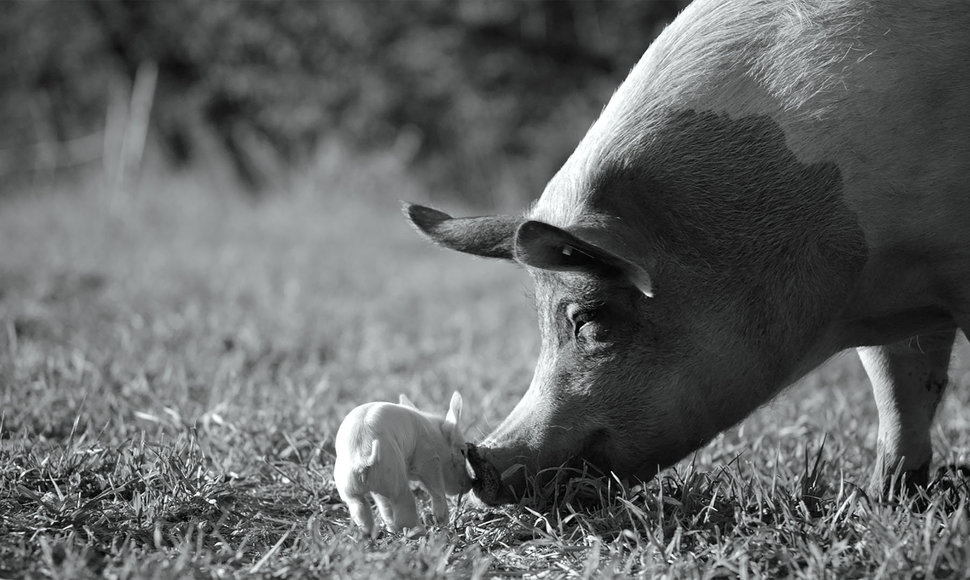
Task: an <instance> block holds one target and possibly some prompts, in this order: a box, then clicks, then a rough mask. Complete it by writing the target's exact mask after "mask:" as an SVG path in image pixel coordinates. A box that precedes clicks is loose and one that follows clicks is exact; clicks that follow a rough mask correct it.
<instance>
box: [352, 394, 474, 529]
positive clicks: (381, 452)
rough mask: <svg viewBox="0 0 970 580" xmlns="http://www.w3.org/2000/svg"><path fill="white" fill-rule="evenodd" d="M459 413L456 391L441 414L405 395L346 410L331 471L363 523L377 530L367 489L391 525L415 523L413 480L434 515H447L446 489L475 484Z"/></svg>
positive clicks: (440, 518)
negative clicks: (425, 494) (396, 401)
mask: <svg viewBox="0 0 970 580" xmlns="http://www.w3.org/2000/svg"><path fill="white" fill-rule="evenodd" d="M460 416H461V395H459V394H458V393H455V394H454V395H452V397H451V405H450V407H449V409H448V414H447V415H446V416H445V417H443V418H442V417H439V416H435V415H432V414H430V413H425V412H422V411H419V410H418V409H417V408H416V407H415V406H414V405H413V404H412V403H411V402H410V401H409V400H408V399H407V397H405V396H403V395H402V396H401V404H394V403H383V402H377V403H367V404H365V405H361V406H359V407H357V408H355V409H354V410H352V411H351V412H350V413H349V414H348V415H347V417H346V418H345V419H344V421H343V423H341V424H340V429H338V430H337V438H336V442H335V446H336V450H337V460H336V462H335V464H334V470H333V475H334V480H335V482H336V485H337V491H338V492H339V493H340V497H341V498H342V499H343V500H344V502H346V503H347V506H348V507H349V508H350V515H351V517H352V518H353V520H354V522H355V523H356V524H357V525H358V526H360V527H361V529H363V530H364V531H365V532H366V533H371V532H372V531H373V530H374V515H373V513H372V512H371V508H370V502H369V500H368V497H367V496H368V495H369V494H372V495H373V496H374V500H375V501H376V503H377V507H378V509H379V510H380V512H381V518H382V519H383V520H384V523H385V524H386V525H387V526H388V527H389V528H390V529H391V530H394V531H400V530H401V529H402V528H413V527H415V526H417V524H418V513H417V507H416V504H415V498H414V494H413V493H412V492H411V489H410V486H409V482H411V481H419V482H420V483H421V484H422V485H424V487H425V489H427V490H428V493H429V494H430V495H431V501H432V509H433V511H434V515H435V517H436V518H437V519H438V521H439V522H443V521H447V518H448V503H447V501H446V499H445V494H452V495H455V494H459V493H464V492H466V491H468V490H469V489H471V478H470V477H469V476H468V473H467V471H466V469H465V455H464V453H465V441H464V438H463V437H462V434H461V430H460V429H459V427H458V420H459V418H460Z"/></svg>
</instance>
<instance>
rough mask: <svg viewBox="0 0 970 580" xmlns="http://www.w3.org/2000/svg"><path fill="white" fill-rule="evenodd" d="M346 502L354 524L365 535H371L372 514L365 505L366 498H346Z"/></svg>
mask: <svg viewBox="0 0 970 580" xmlns="http://www.w3.org/2000/svg"><path fill="white" fill-rule="evenodd" d="M346 502H347V508H348V509H349V510H350V517H351V518H352V519H353V520H354V523H355V524H357V525H358V526H359V527H360V529H361V530H363V531H364V533H365V534H368V535H369V534H371V533H372V532H373V530H374V512H372V511H371V509H370V505H369V504H368V503H367V497H366V496H365V497H348V498H347V500H346Z"/></svg>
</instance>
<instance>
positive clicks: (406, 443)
mask: <svg viewBox="0 0 970 580" xmlns="http://www.w3.org/2000/svg"><path fill="white" fill-rule="evenodd" d="M434 420H435V418H434V417H433V416H430V415H427V414H425V413H422V412H421V411H418V410H415V409H412V408H410V407H405V406H402V405H397V404H394V403H384V402H375V403H366V404H363V405H360V406H359V407H356V408H354V410H352V411H351V412H350V413H348V414H347V417H346V418H345V419H344V420H343V423H341V424H340V428H339V429H338V430H337V437H336V441H335V447H336V449H337V455H338V457H339V456H341V455H344V456H345V459H346V460H349V461H350V462H352V463H354V464H357V463H358V462H359V461H360V459H361V457H363V458H366V457H368V456H369V455H370V452H371V448H372V445H373V441H374V440H375V439H376V440H378V441H380V444H381V454H382V455H383V454H384V453H398V454H400V456H401V457H403V458H405V459H408V458H410V457H411V456H412V455H413V453H414V450H415V448H416V446H417V442H418V441H419V440H421V439H422V438H427V437H431V436H433V435H434V434H435V433H436V432H437V429H435V426H434V423H433V422H434ZM438 421H440V419H438Z"/></svg>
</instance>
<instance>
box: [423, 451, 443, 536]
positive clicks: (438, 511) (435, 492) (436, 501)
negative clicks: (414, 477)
mask: <svg viewBox="0 0 970 580" xmlns="http://www.w3.org/2000/svg"><path fill="white" fill-rule="evenodd" d="M435 467H437V469H436V470H434V473H433V475H427V476H422V477H421V478H420V481H421V483H422V484H424V488H425V489H427V490H428V494H429V495H430V496H431V511H433V512H434V517H435V519H436V520H438V523H439V524H444V523H447V522H448V500H447V498H446V497H445V482H444V480H443V479H442V477H441V468H440V466H438V465H435Z"/></svg>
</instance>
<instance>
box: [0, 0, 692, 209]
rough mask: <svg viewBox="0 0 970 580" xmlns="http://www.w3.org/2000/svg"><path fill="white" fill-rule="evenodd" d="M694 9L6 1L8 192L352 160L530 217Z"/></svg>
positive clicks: (3, 117)
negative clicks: (331, 158) (673, 24)
mask: <svg viewBox="0 0 970 580" xmlns="http://www.w3.org/2000/svg"><path fill="white" fill-rule="evenodd" d="M687 3H688V1H687V0H647V1H642V0H641V1H633V0H610V1H602V0H537V1H532V2H521V1H513V0H489V1H485V2H482V1H478V0H475V1H464V0H462V1H454V0H421V1H395V2H391V1H387V2H375V1H364V2H350V1H347V2H338V1H333V2H259V1H251V2H197V1H195V0H167V1H165V2H161V1H159V2H144V1H124V0H121V1H100V0H77V1H70V2H68V1H45V0H32V1H20V2H5V3H4V4H3V12H4V14H3V18H2V19H0V46H2V51H3V55H4V58H3V60H2V63H0V86H2V87H3V91H2V93H0V195H3V194H9V193H10V192H13V191H18V190H23V189H24V186H25V184H26V185H27V186H28V187H35V186H36V185H37V184H38V183H39V182H43V183H49V182H51V181H58V180H60V181H61V182H63V181H64V180H67V181H68V182H70V183H76V180H77V179H78V176H79V175H84V176H90V175H92V174H99V175H102V174H103V177H104V178H105V179H106V183H107V185H109V186H110V187H113V188H125V187H132V184H133V181H132V180H135V179H137V175H138V173H139V171H140V170H141V168H142V167H145V168H147V169H145V170H146V171H155V172H156V173H162V174H164V173H165V172H171V171H176V172H178V171H184V170H186V169H190V168H199V167H202V168H204V169H205V171H207V172H218V173H219V174H220V176H221V177H222V178H225V179H226V180H228V181H227V182H226V183H227V184H228V187H229V188H230V189H232V190H234V191H237V192H238V193H239V194H240V195H241V196H246V197H251V198H259V197H265V196H267V195H274V194H279V193H281V192H285V191H286V190H287V189H288V188H289V187H290V185H291V184H290V183H289V181H290V180H291V179H292V177H293V175H294V172H295V171H296V172H299V171H302V170H305V169H306V168H308V167H312V166H313V165H314V164H315V163H317V162H318V160H319V158H320V156H321V151H325V152H329V154H331V155H332V154H333V151H335V150H339V151H341V152H342V153H341V154H342V155H343V154H345V155H349V156H352V157H353V156H371V157H373V156H377V157H379V158H384V159H388V160H391V161H393V163H395V164H396V165H397V166H398V167H399V168H401V169H403V171H405V172H406V173H407V174H408V175H409V176H413V177H414V178H415V179H417V180H418V181H419V182H420V183H421V184H422V186H424V187H426V189H425V190H426V191H427V196H428V197H429V198H458V199H460V200H461V201H462V202H464V204H465V205H469V206H481V207H489V208H494V207H503V206H510V207H522V205H523V204H524V202H526V201H528V200H531V199H534V198H535V197H537V196H538V194H539V193H540V192H541V190H542V187H543V186H544V184H545V182H546V181H547V180H548V179H549V177H551V175H552V174H553V173H554V172H555V170H556V169H557V168H558V167H559V166H560V165H561V163H562V162H563V161H564V160H565V158H566V157H567V156H568V154H569V153H570V152H571V151H572V149H573V148H574V147H575V145H576V144H577V142H578V141H579V139H580V138H581V137H582V135H583V134H584V133H585V131H586V129H587V128H588V127H589V125H590V124H591V123H592V121H593V120H594V119H595V117H596V115H597V113H598V112H599V110H600V109H601V108H602V107H603V105H604V104H605V103H606V101H607V100H608V98H609V96H610V94H611V93H612V91H613V90H614V89H615V88H616V86H617V85H618V83H619V82H620V81H621V80H622V79H623V78H624V77H625V76H626V73H627V72H628V71H629V69H630V68H631V67H632V66H633V64H634V63H635V62H636V61H637V59H638V58H639V57H640V55H641V54H642V53H643V51H644V50H645V48H646V47H647V46H648V45H649V43H650V41H651V40H652V39H653V38H654V37H655V36H656V35H657V34H658V33H659V31H660V30H661V29H662V28H663V26H664V25H666V24H667V23H668V22H669V21H670V20H672V19H673V18H674V17H675V16H676V14H677V12H678V11H679V10H680V9H681V8H683V7H684V6H685V5H686V4H687ZM324 156H326V155H324ZM389 193H390V194H391V195H393V192H389Z"/></svg>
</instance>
